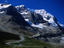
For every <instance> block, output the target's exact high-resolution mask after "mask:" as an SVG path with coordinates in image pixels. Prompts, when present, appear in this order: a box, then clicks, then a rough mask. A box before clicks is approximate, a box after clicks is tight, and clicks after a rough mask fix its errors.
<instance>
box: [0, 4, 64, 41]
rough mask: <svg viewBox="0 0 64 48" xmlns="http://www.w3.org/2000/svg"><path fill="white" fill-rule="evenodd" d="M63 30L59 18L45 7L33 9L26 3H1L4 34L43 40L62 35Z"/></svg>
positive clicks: (0, 29) (0, 25)
mask: <svg viewBox="0 0 64 48" xmlns="http://www.w3.org/2000/svg"><path fill="white" fill-rule="evenodd" d="M63 30H64V29H63V27H62V26H60V24H59V23H58V21H57V18H56V17H55V16H53V15H52V14H50V13H48V12H47V11H45V10H44V9H40V10H34V11H31V10H29V9H28V8H26V7H25V6H24V5H19V6H12V5H11V4H0V31H1V32H3V34H4V33H10V34H14V35H18V36H22V35H23V36H26V37H30V36H31V37H32V38H37V39H39V40H43V39H42V38H44V39H47V38H52V37H57V36H61V35H62V33H63V32H62V31H63ZM5 36H7V35H5ZM47 40H48V39H47ZM49 41H50V40H49Z"/></svg>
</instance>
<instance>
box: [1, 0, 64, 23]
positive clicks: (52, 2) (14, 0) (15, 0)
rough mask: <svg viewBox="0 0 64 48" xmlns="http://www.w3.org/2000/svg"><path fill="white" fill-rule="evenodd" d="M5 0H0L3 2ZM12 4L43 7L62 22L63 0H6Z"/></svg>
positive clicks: (63, 12)
mask: <svg viewBox="0 0 64 48" xmlns="http://www.w3.org/2000/svg"><path fill="white" fill-rule="evenodd" d="M4 2H5V0H0V3H4ZM7 3H10V4H12V5H14V6H16V5H21V4H24V5H25V6H26V7H27V8H30V9H45V10H46V11H47V12H49V13H51V14H52V15H54V16H55V17H56V18H57V19H58V21H59V23H61V24H64V0H7Z"/></svg>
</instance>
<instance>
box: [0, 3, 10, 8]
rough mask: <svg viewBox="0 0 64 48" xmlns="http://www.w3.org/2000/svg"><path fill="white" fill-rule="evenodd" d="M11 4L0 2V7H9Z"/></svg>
mask: <svg viewBox="0 0 64 48" xmlns="http://www.w3.org/2000/svg"><path fill="white" fill-rule="evenodd" d="M9 6H11V4H0V9H2V8H7V7H9Z"/></svg>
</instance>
